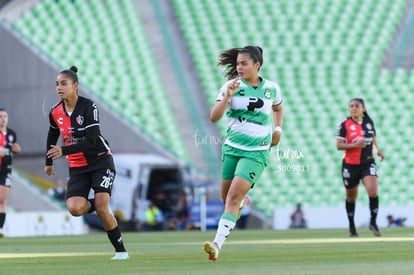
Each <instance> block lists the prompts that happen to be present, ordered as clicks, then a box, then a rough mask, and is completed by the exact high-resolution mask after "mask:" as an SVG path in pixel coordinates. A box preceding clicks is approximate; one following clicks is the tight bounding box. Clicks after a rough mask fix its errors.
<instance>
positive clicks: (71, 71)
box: [59, 66, 79, 83]
mask: <svg viewBox="0 0 414 275" xmlns="http://www.w3.org/2000/svg"><path fill="white" fill-rule="evenodd" d="M77 72H78V68H77V67H76V66H71V67H70V69H69V70H63V71H61V72H60V73H59V74H65V75H67V76H69V77H70V78H71V79H72V81H73V83H78V82H79V80H78V75H77Z"/></svg>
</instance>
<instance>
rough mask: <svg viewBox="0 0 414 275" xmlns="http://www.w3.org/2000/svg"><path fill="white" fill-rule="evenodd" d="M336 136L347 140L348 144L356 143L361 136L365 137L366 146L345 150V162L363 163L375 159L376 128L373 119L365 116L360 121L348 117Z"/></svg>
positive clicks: (340, 125)
mask: <svg viewBox="0 0 414 275" xmlns="http://www.w3.org/2000/svg"><path fill="white" fill-rule="evenodd" d="M336 137H337V138H339V139H343V140H345V142H346V143H347V144H351V143H354V142H356V141H357V140H359V139H361V138H363V139H365V143H366V146H365V147H364V148H354V149H348V150H345V155H344V160H345V163H347V164H361V163H366V162H372V161H374V157H373V154H372V148H373V147H372V146H373V140H374V138H375V128H374V123H373V122H372V120H370V119H368V118H365V117H364V119H363V120H362V122H360V123H359V122H357V121H355V120H353V119H352V118H351V117H348V118H347V119H345V120H344V121H343V122H342V123H341V124H339V127H338V132H337V135H336Z"/></svg>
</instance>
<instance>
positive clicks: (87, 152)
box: [46, 96, 111, 168]
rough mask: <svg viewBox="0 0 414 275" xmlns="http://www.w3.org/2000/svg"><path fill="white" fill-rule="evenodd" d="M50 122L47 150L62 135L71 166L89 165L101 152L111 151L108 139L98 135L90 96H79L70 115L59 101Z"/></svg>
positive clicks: (96, 116)
mask: <svg viewBox="0 0 414 275" xmlns="http://www.w3.org/2000/svg"><path fill="white" fill-rule="evenodd" d="M49 121H50V127H49V133H48V136H47V150H49V149H50V148H51V145H56V143H57V141H58V139H59V136H61V137H62V141H63V144H64V146H62V154H63V155H66V159H67V161H68V163H69V167H70V168H77V167H85V166H88V165H89V164H92V163H94V162H96V161H97V160H98V159H99V157H101V156H102V155H110V154H111V151H110V148H109V144H108V142H107V141H106V140H105V138H104V137H103V136H102V135H101V131H100V125H99V114H98V109H97V107H96V104H95V103H94V102H93V101H91V100H90V99H88V98H85V97H82V96H79V97H78V102H77V104H76V107H75V109H74V110H73V112H72V113H71V114H69V113H68V112H67V111H66V109H65V104H64V102H63V101H60V102H59V103H58V104H56V105H55V106H54V107H53V108H52V109H51V111H50V114H49ZM52 164H53V161H52V159H50V158H48V157H47V156H46V165H52Z"/></svg>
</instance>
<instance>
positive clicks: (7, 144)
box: [0, 128, 17, 170]
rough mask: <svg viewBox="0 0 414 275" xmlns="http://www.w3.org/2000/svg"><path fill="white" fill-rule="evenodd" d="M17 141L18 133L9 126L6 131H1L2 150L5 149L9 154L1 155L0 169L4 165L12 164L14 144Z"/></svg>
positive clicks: (0, 142)
mask: <svg viewBox="0 0 414 275" xmlns="http://www.w3.org/2000/svg"><path fill="white" fill-rule="evenodd" d="M16 141H17V136H16V133H15V132H14V131H13V130H12V129H9V128H7V129H6V132H3V131H0V150H5V151H6V152H7V154H6V155H5V156H4V157H0V170H1V168H2V167H7V166H9V165H11V164H12V155H13V152H12V148H11V147H12V145H13V143H15V142H16Z"/></svg>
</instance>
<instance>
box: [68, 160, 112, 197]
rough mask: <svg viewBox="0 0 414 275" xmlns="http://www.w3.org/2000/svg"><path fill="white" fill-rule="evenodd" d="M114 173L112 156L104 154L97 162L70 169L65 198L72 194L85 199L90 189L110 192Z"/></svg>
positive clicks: (96, 191) (98, 191)
mask: <svg viewBox="0 0 414 275" xmlns="http://www.w3.org/2000/svg"><path fill="white" fill-rule="evenodd" d="M115 175H116V172H115V167H114V163H113V159H112V156H106V157H105V158H104V159H101V160H100V161H99V162H97V163H95V164H93V165H89V166H87V167H80V168H73V169H70V170H69V180H68V185H67V190H66V199H68V198H70V197H74V196H80V197H84V198H86V199H87V198H88V195H89V192H90V190H91V189H93V191H94V192H95V193H102V192H106V193H109V194H111V190H112V184H113V183H114V179H115Z"/></svg>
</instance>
